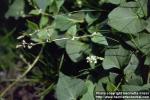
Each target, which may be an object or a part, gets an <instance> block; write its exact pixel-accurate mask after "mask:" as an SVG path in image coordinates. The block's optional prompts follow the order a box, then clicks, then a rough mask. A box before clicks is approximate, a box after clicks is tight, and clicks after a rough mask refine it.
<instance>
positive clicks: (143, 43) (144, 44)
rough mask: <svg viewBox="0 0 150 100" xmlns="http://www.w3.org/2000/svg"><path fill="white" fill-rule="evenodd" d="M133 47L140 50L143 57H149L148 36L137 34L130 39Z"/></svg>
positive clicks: (149, 39)
mask: <svg viewBox="0 0 150 100" xmlns="http://www.w3.org/2000/svg"><path fill="white" fill-rule="evenodd" d="M132 41H133V43H134V44H131V45H133V46H134V47H136V48H138V49H140V50H141V51H142V52H143V53H144V54H145V55H149V53H150V50H149V48H150V34H147V33H139V34H138V35H137V37H136V38H135V39H134V38H133V39H132Z"/></svg>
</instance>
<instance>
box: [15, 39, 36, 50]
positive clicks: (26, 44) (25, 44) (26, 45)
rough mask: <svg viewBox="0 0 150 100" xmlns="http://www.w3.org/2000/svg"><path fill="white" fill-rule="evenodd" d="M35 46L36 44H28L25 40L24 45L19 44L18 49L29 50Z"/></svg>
mask: <svg viewBox="0 0 150 100" xmlns="http://www.w3.org/2000/svg"><path fill="white" fill-rule="evenodd" d="M34 45H35V44H34V43H32V42H31V43H27V42H26V41H25V40H22V43H21V44H18V45H17V46H16V48H20V47H23V48H26V47H27V48H28V49H31V48H32V47H33V46H34Z"/></svg>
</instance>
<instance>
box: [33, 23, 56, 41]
mask: <svg viewBox="0 0 150 100" xmlns="http://www.w3.org/2000/svg"><path fill="white" fill-rule="evenodd" d="M54 34H56V31H55V30H54V29H53V27H51V26H49V27H46V28H43V29H40V30H35V32H34V33H33V34H32V35H31V39H32V40H33V41H35V42H39V43H43V42H52V40H54V39H55V38H56V37H55V36H54Z"/></svg>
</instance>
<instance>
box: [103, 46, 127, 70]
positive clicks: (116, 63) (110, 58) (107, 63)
mask: <svg viewBox="0 0 150 100" xmlns="http://www.w3.org/2000/svg"><path fill="white" fill-rule="evenodd" d="M128 59H129V51H127V50H125V49H124V48H123V47H122V46H119V47H118V48H117V49H107V50H106V51H105V58H104V60H103V67H104V69H111V68H118V69H120V68H122V67H123V66H124V65H126V64H127V63H128Z"/></svg>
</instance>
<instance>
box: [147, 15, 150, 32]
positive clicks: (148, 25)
mask: <svg viewBox="0 0 150 100" xmlns="http://www.w3.org/2000/svg"><path fill="white" fill-rule="evenodd" d="M146 22H147V26H146V30H147V31H148V32H149V33H150V17H149V18H148V20H146Z"/></svg>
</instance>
